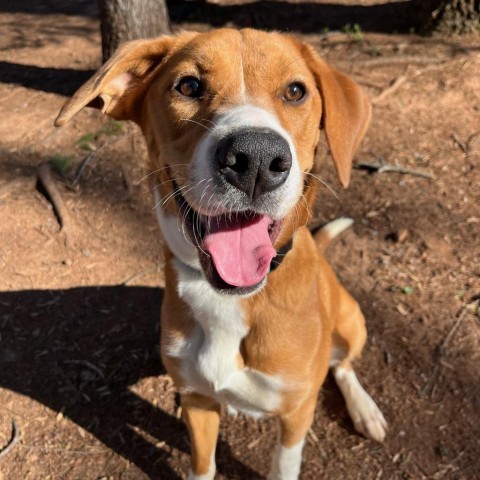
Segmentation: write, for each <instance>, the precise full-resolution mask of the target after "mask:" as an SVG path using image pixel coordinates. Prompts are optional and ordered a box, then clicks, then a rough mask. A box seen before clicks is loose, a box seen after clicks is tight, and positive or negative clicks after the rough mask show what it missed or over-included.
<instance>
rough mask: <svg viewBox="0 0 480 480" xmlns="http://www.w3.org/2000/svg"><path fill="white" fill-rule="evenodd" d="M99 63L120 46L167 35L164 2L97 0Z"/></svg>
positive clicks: (163, 0) (148, 0)
mask: <svg viewBox="0 0 480 480" xmlns="http://www.w3.org/2000/svg"><path fill="white" fill-rule="evenodd" d="M100 19H101V32H102V55H103V61H104V62H105V61H106V60H108V59H109V58H110V57H111V55H112V54H113V52H114V51H115V50H116V49H117V47H118V46H119V45H120V43H122V42H125V41H127V40H135V39H137V38H151V37H156V36H158V35H162V34H169V33H170V21H169V18H168V10H167V5H166V3H165V0H100Z"/></svg>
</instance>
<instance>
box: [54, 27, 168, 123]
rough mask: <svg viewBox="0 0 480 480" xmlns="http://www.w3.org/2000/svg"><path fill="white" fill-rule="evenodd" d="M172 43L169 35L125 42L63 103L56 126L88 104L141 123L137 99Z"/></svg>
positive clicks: (117, 116)
mask: <svg viewBox="0 0 480 480" xmlns="http://www.w3.org/2000/svg"><path fill="white" fill-rule="evenodd" d="M173 43H174V39H173V37H167V36H166V37H159V38H156V39H153V40H135V41H133V42H128V43H125V44H124V45H122V46H121V47H120V48H119V49H118V50H117V51H116V52H115V54H114V55H113V56H112V58H110V60H108V61H107V62H106V63H105V65H103V66H102V68H101V69H100V70H99V71H98V72H97V73H96V74H95V75H94V76H93V77H92V78H91V79H90V80H89V81H88V82H87V83H85V84H84V85H82V86H81V87H80V88H79V89H78V90H77V91H76V92H75V94H74V95H73V97H72V98H71V99H70V100H68V101H67V102H66V103H65V104H64V105H63V107H62V109H61V110H60V113H59V114H58V116H57V118H56V119H55V126H57V127H59V126H61V125H64V124H65V123H67V122H68V121H69V120H70V119H71V118H72V117H73V116H74V115H76V114H77V113H78V112H79V111H80V110H81V109H82V108H83V107H85V106H87V105H88V106H91V107H95V108H100V109H101V110H102V112H103V113H105V114H107V115H109V116H111V117H113V118H115V119H116V120H133V121H136V122H138V121H139V115H140V104H139V103H141V102H138V101H137V100H138V98H139V96H140V95H141V94H142V93H143V92H144V91H145V89H146V86H148V85H149V80H151V78H152V77H153V75H154V73H155V72H156V70H157V68H158V67H159V66H160V65H161V64H162V61H163V60H164V59H165V57H166V55H167V54H168V52H169V51H170V49H171V48H172V45H173Z"/></svg>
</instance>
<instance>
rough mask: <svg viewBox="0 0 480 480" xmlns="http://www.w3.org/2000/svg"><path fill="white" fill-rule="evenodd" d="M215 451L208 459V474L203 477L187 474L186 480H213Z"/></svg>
mask: <svg viewBox="0 0 480 480" xmlns="http://www.w3.org/2000/svg"><path fill="white" fill-rule="evenodd" d="M215 470H216V465H215V450H214V451H213V453H212V458H211V459H210V465H209V467H208V472H207V473H204V474H203V475H195V474H194V473H193V472H192V471H190V473H189V474H188V480H213V479H214V478H215Z"/></svg>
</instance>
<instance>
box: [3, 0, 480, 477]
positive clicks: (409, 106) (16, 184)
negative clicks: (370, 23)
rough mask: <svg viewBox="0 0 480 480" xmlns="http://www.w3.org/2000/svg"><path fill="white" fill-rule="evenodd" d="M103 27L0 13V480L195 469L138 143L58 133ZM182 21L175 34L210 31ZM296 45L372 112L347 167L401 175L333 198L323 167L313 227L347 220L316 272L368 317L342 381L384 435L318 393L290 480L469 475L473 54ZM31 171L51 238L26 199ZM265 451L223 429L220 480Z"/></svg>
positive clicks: (83, 19)
mask: <svg viewBox="0 0 480 480" xmlns="http://www.w3.org/2000/svg"><path fill="white" fill-rule="evenodd" d="M343 3H349V2H343ZM350 3H351V2H350ZM363 3H369V4H371V3H373V2H363ZM383 3H388V2H383ZM279 8H280V7H279ZM281 8H285V6H283V7H281ZM97 13H98V12H97V10H96V2H94V1H93V0H85V1H78V2H62V1H60V0H55V1H53V0H52V1H49V2H30V1H29V2H27V1H17V2H13V1H12V2H11V1H5V2H3V5H2V7H0V23H1V25H2V35H1V36H0V82H1V83H0V448H1V447H2V446H6V445H7V444H8V443H9V441H10V439H11V436H12V422H13V421H14V422H15V424H16V426H17V427H18V434H19V438H18V441H17V443H16V444H15V445H13V447H12V448H11V449H10V450H9V451H8V452H7V453H6V454H5V455H2V456H0V479H1V480H7V479H8V480H10V479H12V480H17V479H25V480H29V479H32V480H33V479H35V480H37V479H97V480H98V479H135V480H136V479H147V478H152V479H165V480H169V479H178V478H186V473H187V470H188V462H189V454H188V452H189V445H188V439H187V433H186V430H185V427H184V426H183V424H182V423H181V421H180V420H179V416H180V415H179V413H180V412H179V408H178V399H177V397H176V394H175V390H174V387H173V385H172V382H171V380H170V379H169V377H168V376H167V375H166V374H165V371H164V369H163V367H162V364H161V362H160V360H159V358H158V355H157V349H156V347H157V343H158V319H159V313H158V312H159V305H160V302H161V298H162V289H161V286H162V284H163V277H162V257H161V250H162V247H161V238H160V236H159V233H158V229H157V226H156V224H155V221H154V216H153V210H152V199H151V194H150V192H149V188H148V181H146V180H145V175H147V174H148V173H149V172H148V169H147V166H146V165H147V164H146V158H145V149H144V145H143V140H142V138H141V135H140V133H139V131H138V130H137V129H136V128H135V127H134V126H133V125H128V124H117V123H113V122H111V121H109V120H108V119H106V118H104V117H102V116H101V115H100V114H99V113H98V112H97V111H94V110H90V109H86V110H84V111H83V112H81V113H80V114H79V115H78V116H77V117H76V118H75V119H74V120H73V121H72V122H71V123H69V124H68V125H67V126H65V127H63V128H61V129H55V128H54V127H53V120H54V118H55V116H56V113H57V111H58V110H59V108H60V106H61V105H62V103H63V102H64V101H65V98H66V97H65V96H64V95H66V94H70V93H72V91H73V90H74V89H75V88H76V87H78V86H79V85H80V84H81V83H82V81H84V80H85V79H86V78H88V76H89V75H90V74H91V71H92V70H94V69H96V68H98V66H99V64H100V36H99V23H98V20H97ZM240 13H241V10H240ZM293 13H294V11H293ZM172 16H173V15H172ZM177 16H178V15H177ZM175 18H176V17H175ZM183 18H185V16H184V17H183ZM248 18H250V17H247V20H248ZM259 18H261V17H259ZM200 20H202V21H204V19H202V18H200ZM233 20H235V19H233ZM196 21H197V23H192V22H190V23H188V22H187V21H186V20H184V21H183V23H182V24H180V25H178V24H176V25H175V27H179V26H180V27H182V28H195V29H202V30H205V29H208V28H210V26H209V25H208V24H206V23H198V21H199V20H198V19H197V20H196ZM242 21H243V23H245V22H246V20H245V18H243V20H242ZM251 21H252V22H253V24H254V25H256V24H255V21H257V22H258V18H257V20H255V18H254V19H253V20H251ZM305 21H306V20H305ZM214 23H215V22H214ZM217 23H218V22H217ZM345 23H347V22H345ZM233 24H235V22H233ZM256 26H259V25H256ZM295 29H296V30H302V17H298V21H297V22H296V23H295ZM306 30H308V29H306ZM299 34H300V33H299ZM303 37H304V38H305V39H306V40H308V41H310V42H312V43H313V44H315V45H316V47H318V49H319V50H320V51H321V52H322V55H323V56H324V57H325V58H326V59H327V60H328V61H330V62H331V63H333V64H335V65H336V66H337V67H338V68H341V69H343V70H344V71H346V72H347V73H349V74H350V75H352V76H353V77H354V78H355V79H356V80H357V81H358V82H360V83H361V84H362V85H363V86H364V87H365V89H366V90H367V91H368V93H369V95H370V97H371V98H372V99H373V100H374V101H375V105H374V115H373V121H372V125H371V128H370V130H369V133H368V135H367V138H366V140H365V141H364V142H363V144H362V146H361V149H360V151H359V152H358V154H357V157H356V160H357V161H358V162H359V163H362V162H363V163H370V164H372V163H373V164H378V163H383V164H387V165H390V166H391V165H394V166H396V167H402V168H404V169H407V173H399V172H395V171H388V169H387V171H385V169H384V170H383V171H380V172H378V171H376V172H372V171H370V170H366V169H358V170H355V171H354V174H353V180H352V184H351V187H350V188H349V189H348V190H346V191H343V190H341V188H340V186H339V184H338V182H337V180H336V179H335V175H334V170H333V167H332V165H331V163H330V160H329V158H328V156H327V153H326V148H321V149H320V153H319V157H320V160H321V161H322V162H323V163H322V164H323V172H322V175H323V177H324V179H325V182H326V183H327V184H328V185H329V186H331V187H332V188H333V189H334V190H335V191H336V192H337V195H338V198H336V197H335V196H334V195H333V193H332V192H331V191H330V189H328V188H323V189H322V191H321V195H320V198H319V201H318V204H317V209H316V211H317V216H318V219H319V220H320V221H327V220H329V219H333V218H335V217H338V216H340V215H347V216H350V217H352V218H354V219H355V224H354V226H353V227H352V228H351V229H350V230H349V231H348V232H346V233H345V234H343V235H342V236H341V238H340V239H338V240H337V241H336V242H335V243H334V245H332V247H331V248H330V249H329V251H328V258H329V260H330V261H331V263H332V265H333V266H334V268H335V269H336V271H337V272H338V274H339V276H340V278H341V279H342V281H343V282H344V284H345V285H346V286H347V287H348V288H349V290H350V291H351V292H352V293H353V294H354V296H355V297H356V298H357V299H358V300H359V302H360V304H361V306H362V308H363V310H364V312H365V314H366V317H367V326H368V329H369V340H368V343H367V345H366V348H365V352H364V355H363V358H362V359H361V360H359V361H358V362H357V366H356V369H357V372H358V375H359V377H360V379H361V381H362V383H363V384H364V386H365V388H366V389H367V391H368V392H369V393H370V394H371V395H372V397H373V398H374V399H375V400H376V401H377V403H378V404H379V406H380V408H381V409H382V411H383V412H384V414H385V417H386V418H387V420H388V422H389V424H390V430H389V433H388V436H387V438H386V441H385V443H384V444H383V445H380V444H377V443H375V442H373V441H370V440H366V439H365V438H363V437H361V436H359V435H358V434H356V433H355V431H354V430H353V427H352V424H351V422H350V419H349V418H348V414H347V411H346V409H345V406H344V403H343V399H342V397H341V394H340V392H339V390H338V389H337V387H336V386H335V384H334V382H333V381H332V380H331V379H328V380H327V382H326V384H325V387H324V389H323V390H322V393H321V395H320V398H319V401H318V408H317V411H316V416H315V422H314V424H313V427H312V430H311V432H310V433H309V435H308V439H307V442H306V447H305V453H304V463H303V468H302V474H301V478H302V479H305V480H306V479H311V480H313V479H339V480H340V479H342V480H343V479H356V478H358V479H388V480H390V479H415V480H416V479H422V478H425V479H473V478H480V463H479V462H480V391H479V380H480V375H479V373H480V367H479V365H480V364H479V360H480V354H479V352H480V350H479V338H480V335H479V322H480V318H479V309H478V301H479V298H480V174H479V160H480V39H479V38H478V37H466V38H451V37H448V38H446V37H431V38H425V37H419V36H415V35H413V34H402V35H399V34H396V35H387V34H378V33H368V32H363V31H361V30H359V29H356V30H355V29H354V28H352V27H351V28H347V29H346V33H345V32H329V33H328V34H327V35H325V34H320V33H308V34H303ZM87 157H89V158H88V161H87V162H86V165H85V168H84V169H83V171H82V172H81V175H80V176H79V179H78V181H77V182H76V183H75V182H74V178H75V176H76V174H77V173H79V167H80V165H81V164H82V162H84V160H85V159H87ZM43 162H49V165H52V166H53V168H52V172H53V173H52V175H53V180H54V183H55V185H56V187H57V189H58V191H59V193H60V194H61V196H62V198H63V200H64V202H65V207H66V209H67V211H68V221H69V225H68V228H67V229H66V230H64V231H61V230H60V226H59V221H58V218H57V216H56V214H55V211H54V210H53V209H52V205H51V203H50V202H49V201H48V200H47V197H46V196H45V192H44V191H43V190H42V186H41V185H37V184H36V169H37V166H38V165H40V164H42V163H43ZM419 173H420V174H423V173H427V174H428V176H429V177H430V178H426V177H424V176H419V175H418V174H419ZM275 436H276V424H275V422H274V421H272V420H264V421H261V422H256V421H253V420H250V419H247V418H244V417H238V418H230V417H226V416H225V418H224V419H223V423H222V429H221V434H220V441H219V446H218V451H217V463H218V475H217V478H218V479H256V478H264V476H265V475H266V474H267V472H268V468H269V463H270V455H271V452H272V449H273V446H274V443H275Z"/></svg>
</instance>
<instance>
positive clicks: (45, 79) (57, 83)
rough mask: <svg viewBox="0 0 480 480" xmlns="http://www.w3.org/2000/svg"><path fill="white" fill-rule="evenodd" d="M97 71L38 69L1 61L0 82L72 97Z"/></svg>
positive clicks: (32, 66)
mask: <svg viewBox="0 0 480 480" xmlns="http://www.w3.org/2000/svg"><path fill="white" fill-rule="evenodd" d="M94 73H95V70H74V69H70V68H51V67H36V66H34V65H21V64H18V63H10V62H3V61H0V81H1V82H2V83H13V84H15V85H21V86H23V87H26V88H33V89H34V90H42V91H44V92H49V93H57V94H60V95H66V96H70V95H73V93H75V91H76V90H77V89H78V88H79V87H80V86H82V85H83V84H84V83H85V82H86V81H87V80H88V79H89V78H90V77H91V76H92V75H93V74H94Z"/></svg>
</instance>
